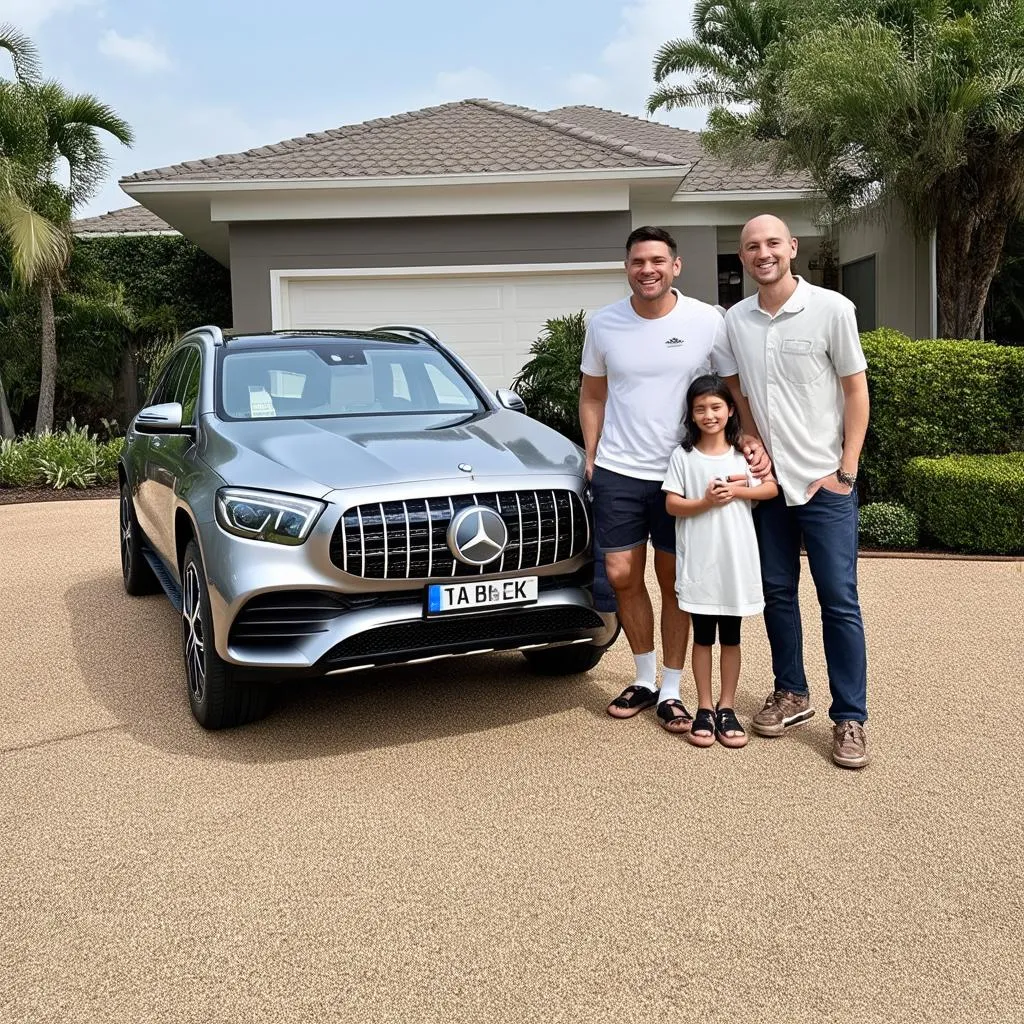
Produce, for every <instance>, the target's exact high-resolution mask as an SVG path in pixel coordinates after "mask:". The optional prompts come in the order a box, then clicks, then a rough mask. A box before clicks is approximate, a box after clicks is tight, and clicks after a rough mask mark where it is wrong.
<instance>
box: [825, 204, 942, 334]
mask: <svg viewBox="0 0 1024 1024" xmlns="http://www.w3.org/2000/svg"><path fill="white" fill-rule="evenodd" d="M871 255H874V257H875V268H876V274H877V281H876V295H877V299H876V301H877V312H878V326H879V327H893V328H895V329H896V330H897V331H902V332H903V333H904V334H906V335H908V336H909V337H911V338H927V337H928V336H929V334H930V329H931V316H930V277H929V261H928V242H927V240H923V241H922V240H918V239H916V238H915V237H914V235H913V234H912V233H911V231H910V229H909V228H908V227H907V225H906V223H905V221H904V220H903V218H902V216H901V214H900V213H899V211H896V210H890V211H888V212H887V213H886V215H885V216H884V217H879V216H874V217H865V218H864V219H863V220H861V222H860V223H857V224H854V225H851V226H849V227H846V228H844V229H843V230H842V233H841V235H840V238H839V260H840V263H842V264H845V263H852V262H853V261H854V260H859V259H862V258H863V257H865V256H871Z"/></svg>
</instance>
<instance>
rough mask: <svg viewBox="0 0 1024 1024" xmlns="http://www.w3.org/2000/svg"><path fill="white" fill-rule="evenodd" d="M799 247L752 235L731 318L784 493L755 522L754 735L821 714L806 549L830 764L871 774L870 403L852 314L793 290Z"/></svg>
mask: <svg viewBox="0 0 1024 1024" xmlns="http://www.w3.org/2000/svg"><path fill="white" fill-rule="evenodd" d="M796 251H797V241H796V239H795V238H793V235H792V233H791V232H790V230H789V228H788V227H787V226H786V224H785V222H783V221H781V220H779V218H778V217H770V216H762V217H755V218H754V219H753V220H751V221H748V222H747V224H746V225H745V226H744V228H743V233H742V235H741V236H740V259H741V261H742V262H743V266H744V268H745V270H746V271H747V273H748V274H749V275H750V276H751V277H752V278H753V279H754V281H755V282H756V283H757V294H756V295H751V296H750V297H749V298H746V299H744V300H743V301H742V302H738V303H737V304H736V305H734V306H733V307H732V308H731V309H730V310H729V312H728V313H727V314H726V318H725V322H726V327H727V330H728V344H727V348H726V352H725V353H724V354H723V356H722V359H721V365H720V366H719V373H721V375H722V376H723V377H725V378H726V383H727V384H728V385H729V388H730V391H731V392H732V394H733V397H734V398H735V399H736V405H737V408H738V409H739V411H740V422H741V424H742V428H743V430H744V431H745V432H747V434H748V435H750V434H757V435H758V436H759V437H761V438H764V443H765V445H766V447H767V448H768V451H769V453H770V454H771V457H772V462H773V463H774V465H775V476H776V477H777V479H778V481H779V489H780V493H779V495H778V497H776V498H774V499H772V500H771V501H764V502H761V504H760V505H759V506H758V507H757V509H755V511H754V524H755V526H756V528H757V536H758V541H759V544H760V550H761V579H762V583H763V586H764V599H765V608H764V623H765V628H766V630H767V633H768V641H769V643H770V645H771V649H772V670H773V672H774V675H775V684H774V687H773V692H772V693H771V694H769V696H768V699H767V701H766V702H765V705H764V707H763V708H762V709H761V710H760V711H759V712H758V713H757V714H756V715H755V716H754V719H753V723H752V725H753V728H754V731H755V732H757V733H760V734H761V735H762V736H781V735H783V734H784V733H785V732H787V731H788V730H789V729H791V728H792V727H794V726H797V725H801V724H802V723H804V722H806V721H807V720H808V719H809V718H810V717H811V715H813V714H814V710H813V708H812V707H811V703H810V692H809V690H808V686H807V677H806V675H805V674H804V660H803V630H802V627H801V621H800V607H799V604H798V585H799V581H800V548H801V543H802V544H803V547H804V548H805V550H806V552H807V562H808V566H809V568H810V570H811V576H812V577H813V578H814V586H815V590H816V591H817V595H818V603H819V604H820V605H821V623H822V634H823V639H824V646H825V661H826V663H827V665H828V680H829V687H830V689H831V691H832V706H831V708H830V709H829V716H830V717H831V718H832V721H833V722H834V723H835V724H834V726H833V743H832V759H833V761H835V763H836V764H838V765H840V766H842V767H844V768H862V767H864V765H866V764H867V763H868V752H867V734H866V732H865V729H864V722H865V721H866V719H867V653H866V646H865V641H864V623H863V620H862V618H861V611H860V600H859V597H858V594H857V493H856V487H855V484H856V481H857V463H858V461H859V459H860V452H861V448H862V446H863V444H864V436H865V434H866V432H867V427H868V414H869V400H868V386H867V377H866V375H865V369H866V367H867V361H866V360H865V358H864V352H863V350H862V349H861V344H860V335H859V333H858V331H857V317H856V311H855V309H854V306H853V303H852V302H850V300H849V299H847V298H846V297H845V296H843V295H840V294H839V293H838V292H834V291H828V290H827V289H825V288H818V287H816V286H815V285H812V284H809V283H808V282H807V281H805V280H803V279H802V278H800V277H797V276H795V275H794V274H793V273H792V270H791V261H792V259H793V258H794V257H795V256H796Z"/></svg>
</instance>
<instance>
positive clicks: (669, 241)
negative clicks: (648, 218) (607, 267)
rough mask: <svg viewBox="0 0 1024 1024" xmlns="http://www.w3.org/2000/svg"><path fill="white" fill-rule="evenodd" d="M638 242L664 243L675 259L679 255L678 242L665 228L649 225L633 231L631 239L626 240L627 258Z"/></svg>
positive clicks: (630, 235) (630, 234)
mask: <svg viewBox="0 0 1024 1024" xmlns="http://www.w3.org/2000/svg"><path fill="white" fill-rule="evenodd" d="M637 242H664V243H665V244H666V245H667V246H668V247H669V250H670V251H671V253H672V258H673V259H675V258H676V256H678V255H679V247H678V246H677V245H676V240H675V239H674V238H673V237H672V236H671V235H670V234H669V233H668V232H667V231H666V230H665V229H664V228H655V227H651V226H650V225H647V226H646V227H642V228H636V229H635V230H634V231H631V232H630V233H629V238H627V239H626V255H627V256H628V255H629V251H630V249H632V248H633V246H634V245H636V244H637Z"/></svg>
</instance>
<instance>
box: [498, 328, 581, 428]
mask: <svg viewBox="0 0 1024 1024" xmlns="http://www.w3.org/2000/svg"><path fill="white" fill-rule="evenodd" d="M586 335H587V317H586V313H584V312H583V310H580V312H578V313H570V314H569V315H568V316H559V317H554V318H553V319H551V320H548V321H547V323H546V324H545V325H544V328H543V330H542V331H541V334H540V337H539V338H538V339H537V340H536V341H535V342H534V343H533V345H531V346H530V355H531V356H532V358H531V359H530V360H529V361H528V362H527V363H526V365H525V366H524V367H523V368H522V370H520V371H519V376H518V377H516V379H515V380H514V381H513V383H512V387H513V388H515V390H516V391H518V392H519V395H520V397H521V398H522V399H523V401H524V402H526V411H527V412H528V413H529V415H530V416H532V417H533V418H534V419H536V420H540V421H541V423H545V424H547V425H548V426H549V427H553V428H554V429H555V430H557V431H558V432H559V433H561V434H564V435H565V436H566V437H568V438H571V439H572V440H573V441H575V442H576V443H577V444H579V445H582V444H583V433H582V431H581V430H580V420H579V396H580V359H581V358H582V356H583V342H584V340H585V339H586Z"/></svg>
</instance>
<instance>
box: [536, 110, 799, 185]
mask: <svg viewBox="0 0 1024 1024" xmlns="http://www.w3.org/2000/svg"><path fill="white" fill-rule="evenodd" d="M547 114H548V117H553V118H556V119H558V120H560V121H569V122H571V123H573V124H578V125H580V127H584V128H589V129H590V130H591V131H594V132H600V133H604V134H608V135H615V136H617V137H618V138H621V139H625V140H627V141H629V142H632V143H633V145H636V146H644V147H649V148H652V149H658V150H659V151H661V152H664V153H668V154H670V155H673V156H675V157H676V158H677V159H679V160H681V161H684V162H687V163H692V164H693V169H692V170H691V171H690V173H689V174H688V175H687V176H686V180H685V181H684V182H683V191H685V192H726V191H729V192H731V191H744V190H746V189H807V188H811V187H813V186H812V184H811V180H810V178H808V177H807V176H806V175H804V174H795V173H791V174H776V173H773V172H772V170H771V168H770V167H768V166H766V165H765V164H751V165H750V166H749V167H734V166H733V165H732V164H731V163H729V161H727V160H723V159H721V158H720V157H716V156H712V155H711V154H710V153H707V152H705V151H704V149H703V147H702V146H701V142H700V134H699V133H698V132H690V131H687V130H686V129H685V128H673V127H672V126H671V125H667V124H661V123H659V122H657V121H645V120H643V119H642V118H639V117H632V116H631V115H629V114H620V113H618V112H617V111H614V110H604V109H602V108H600V107H587V106H576V107H558V108H556V109H555V110H549V111H548V112H547Z"/></svg>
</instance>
